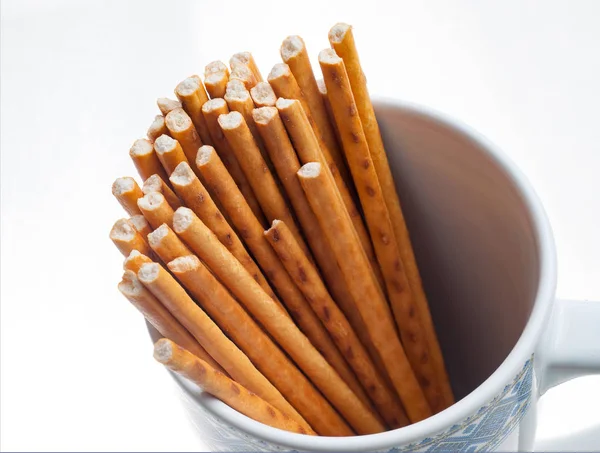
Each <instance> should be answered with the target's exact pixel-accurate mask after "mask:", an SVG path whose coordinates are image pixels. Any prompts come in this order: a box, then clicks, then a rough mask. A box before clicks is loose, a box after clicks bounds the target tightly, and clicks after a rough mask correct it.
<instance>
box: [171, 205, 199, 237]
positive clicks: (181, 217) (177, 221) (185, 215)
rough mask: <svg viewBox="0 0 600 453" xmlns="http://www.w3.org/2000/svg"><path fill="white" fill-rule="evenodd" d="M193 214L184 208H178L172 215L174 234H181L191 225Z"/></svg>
mask: <svg viewBox="0 0 600 453" xmlns="http://www.w3.org/2000/svg"><path fill="white" fill-rule="evenodd" d="M193 218H194V213H193V212H192V210H191V209H189V208H186V207H184V206H182V207H180V208H178V209H177V211H175V214H173V229H174V230H175V233H177V234H179V233H183V232H184V231H185V230H187V229H188V228H189V226H190V225H191V224H192V220H193Z"/></svg>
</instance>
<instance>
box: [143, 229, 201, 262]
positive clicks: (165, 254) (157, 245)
mask: <svg viewBox="0 0 600 453" xmlns="http://www.w3.org/2000/svg"><path fill="white" fill-rule="evenodd" d="M148 244H150V247H152V250H154V252H155V253H156V254H157V255H158V257H159V258H160V259H161V260H162V262H163V263H169V262H171V261H173V260H174V259H176V258H179V257H180V256H186V255H191V254H192V252H190V249H188V248H187V247H186V246H185V244H184V243H183V242H181V239H179V238H178V237H177V235H176V234H175V233H173V230H172V229H171V228H169V227H168V226H167V225H166V224H165V223H163V224H162V225H161V226H159V227H158V228H157V229H156V230H154V231H153V232H152V233H150V234H149V235H148Z"/></svg>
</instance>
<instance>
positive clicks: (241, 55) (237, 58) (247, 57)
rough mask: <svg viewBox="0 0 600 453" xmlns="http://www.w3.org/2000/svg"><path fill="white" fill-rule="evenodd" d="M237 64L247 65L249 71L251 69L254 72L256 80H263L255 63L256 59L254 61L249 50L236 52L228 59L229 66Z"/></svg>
mask: <svg viewBox="0 0 600 453" xmlns="http://www.w3.org/2000/svg"><path fill="white" fill-rule="evenodd" d="M238 64H241V65H245V66H248V68H249V69H250V71H252V74H254V77H255V78H256V81H257V82H262V81H263V78H262V75H261V74H260V71H259V70H258V66H257V65H256V61H254V57H253V56H252V54H251V53H250V52H238V53H236V54H234V55H233V56H232V57H231V58H230V59H229V66H231V67H232V68H233V67H235V66H237V65H238Z"/></svg>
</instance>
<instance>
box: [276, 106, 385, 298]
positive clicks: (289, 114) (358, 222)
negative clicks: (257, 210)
mask: <svg viewBox="0 0 600 453" xmlns="http://www.w3.org/2000/svg"><path fill="white" fill-rule="evenodd" d="M276 106H277V110H279V115H281V119H282V120H283V124H285V127H286V129H287V131H288V134H290V138H291V140H292V143H293V144H294V148H295V149H296V152H297V153H298V157H299V158H300V162H302V163H303V164H306V163H308V162H320V163H322V164H323V165H325V166H326V168H327V171H328V173H329V175H331V176H330V177H332V178H333V181H334V182H335V185H336V186H337V188H338V192H339V194H340V196H341V199H342V201H343V203H344V205H345V206H346V209H347V210H348V213H349V214H350V218H351V219H352V224H353V225H354V229H355V230H356V234H357V235H358V238H359V239H360V243H361V244H362V246H363V248H364V250H365V252H366V253H367V256H368V257H369V260H370V262H371V267H372V269H373V272H375V275H376V276H377V280H378V282H379V283H380V285H382V286H383V277H382V276H381V271H380V269H379V264H378V263H377V258H376V257H375V252H374V250H373V245H372V244H371V239H370V237H369V233H368V232H367V229H366V228H365V225H364V223H363V219H362V217H361V215H360V212H359V211H358V208H357V206H356V204H355V203H354V199H353V198H352V195H350V191H349V190H348V187H347V186H346V184H345V183H344V181H343V180H342V178H341V176H340V174H339V172H337V171H335V169H336V168H337V167H336V165H335V163H334V162H333V160H331V159H330V158H328V157H327V156H325V155H324V153H323V152H322V153H320V152H319V149H321V151H324V150H325V149H326V148H320V147H319V144H318V140H317V138H316V135H315V133H314V132H313V130H312V128H311V127H310V124H309V122H308V119H307V117H306V113H305V112H304V110H303V109H302V106H301V104H300V102H299V101H298V100H294V99H281V98H280V99H278V100H277V104H276ZM332 169H333V171H331V170H332ZM280 220H284V219H281V218H280Z"/></svg>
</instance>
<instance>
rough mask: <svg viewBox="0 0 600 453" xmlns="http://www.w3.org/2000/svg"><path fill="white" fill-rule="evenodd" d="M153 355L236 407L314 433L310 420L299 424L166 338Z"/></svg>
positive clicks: (272, 423)
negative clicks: (309, 424) (308, 422)
mask: <svg viewBox="0 0 600 453" xmlns="http://www.w3.org/2000/svg"><path fill="white" fill-rule="evenodd" d="M154 358H155V359H156V360H157V361H158V362H160V363H162V364H163V365H165V366H166V367H167V368H169V369H170V370H172V371H174V372H176V373H178V374H180V375H182V376H183V377H185V378H187V379H189V380H190V381H192V382H193V383H194V384H196V385H197V386H198V387H200V388H201V389H202V390H203V391H205V392H207V393H210V394H211V395H213V396H215V397H216V398H218V399H219V400H221V401H223V402H224V403H225V404H227V405H228V406H230V407H231V408H233V409H235V410H236V411H238V412H240V413H242V414H244V415H246V416H247V417H250V418H251V419H253V420H256V421H257V422H260V423H263V424H265V425H268V426H272V427H273V428H278V429H282V430H284V431H290V432H293V433H298V434H308V435H314V434H315V432H314V431H313V430H312V429H311V428H310V426H308V424H306V423H305V424H304V425H302V424H300V423H298V422H297V421H295V420H293V419H292V418H291V417H289V416H288V415H286V414H284V413H283V412H281V411H280V410H279V409H277V408H276V407H274V406H272V405H271V404H269V403H267V402H266V401H265V400H264V399H262V398H260V397H259V396H258V395H256V394H254V393H252V392H250V391H248V390H247V389H246V388H245V387H243V386H242V385H240V384H238V383H237V382H235V381H232V380H231V379H229V378H228V377H227V376H225V375H224V374H223V373H221V372H220V371H218V370H217V369H215V368H214V367H213V366H211V365H210V364H208V363H207V362H206V361H204V360H202V359H200V358H199V357H197V356H196V355H194V354H192V353H191V352H188V351H187V350H186V348H183V347H181V346H179V345H178V344H176V342H173V341H170V340H168V339H166V338H163V339H161V340H158V341H157V342H156V344H155V345H154Z"/></svg>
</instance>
